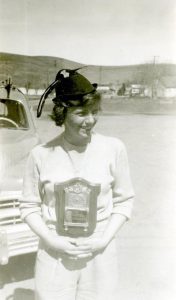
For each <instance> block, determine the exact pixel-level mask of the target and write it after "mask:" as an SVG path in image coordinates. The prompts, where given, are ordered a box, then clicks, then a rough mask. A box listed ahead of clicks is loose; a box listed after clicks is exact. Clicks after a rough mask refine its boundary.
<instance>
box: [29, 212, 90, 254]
mask: <svg viewBox="0 0 176 300" xmlns="http://www.w3.org/2000/svg"><path fill="white" fill-rule="evenodd" d="M25 221H26V223H27V224H28V225H29V226H30V228H31V229H32V231H33V232H34V233H35V234H36V235H37V236H38V237H39V238H40V239H41V240H42V241H43V242H44V244H45V245H46V248H51V249H54V250H56V251H58V252H61V253H65V254H67V255H68V256H69V257H70V258H73V259H74V258H77V256H79V255H81V256H82V257H87V256H90V255H91V253H90V247H88V246H82V247H79V248H78V247H77V246H76V242H75V239H73V238H70V237H64V236H59V235H57V233H56V232H55V231H52V230H50V229H49V228H48V227H47V226H46V224H45V223H44V221H43V219H42V217H41V216H40V214H38V213H31V214H29V215H27V216H26V218H25Z"/></svg>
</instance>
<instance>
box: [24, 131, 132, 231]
mask: <svg viewBox="0 0 176 300" xmlns="http://www.w3.org/2000/svg"><path fill="white" fill-rule="evenodd" d="M75 177H81V178H83V179H86V180H88V181H89V182H92V183H98V184H100V185H101V191H100V194H99V196H98V199H97V201H98V202H97V221H100V220H104V219H107V218H109V217H110V215H111V214H122V215H125V216H126V217H127V218H130V216H131V210H132V203H133V197H134V192H133V187H132V184H131V179H130V174H129V166H128V158H127V153H126V148H125V146H124V144H123V143H122V142H121V141H120V140H119V139H117V138H113V137H107V136H103V135H100V134H97V133H93V134H92V137H91V141H90V143H89V144H88V145H87V147H75V146H74V145H71V144H69V143H68V142H66V140H65V139H64V136H63V134H61V135H59V136H58V137H56V138H55V139H54V140H52V141H50V142H48V143H46V144H41V145H38V146H36V147H35V148H34V149H33V150H32V151H31V153H30V155H29V158H28V161H27V164H26V171H25V176H24V185H23V197H22V202H21V205H20V209H21V216H22V218H23V219H25V217H26V216H27V215H29V214H31V213H34V212H37V213H40V214H42V216H43V218H44V220H45V222H46V224H48V226H55V224H56V214H55V201H56V200H55V195H54V184H55V183H61V182H64V181H66V180H69V179H73V178H75Z"/></svg>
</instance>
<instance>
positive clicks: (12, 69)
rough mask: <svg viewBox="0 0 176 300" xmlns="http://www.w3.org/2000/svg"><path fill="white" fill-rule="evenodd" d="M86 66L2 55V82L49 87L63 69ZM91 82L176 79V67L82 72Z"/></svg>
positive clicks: (93, 68)
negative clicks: (158, 78) (10, 79)
mask: <svg viewBox="0 0 176 300" xmlns="http://www.w3.org/2000/svg"><path fill="white" fill-rule="evenodd" d="M82 66H84V65H83V64H80V63H77V62H74V61H71V60H67V59H63V58H58V57H49V56H27V55H17V54H10V53H0V81H4V80H6V79H7V78H8V77H11V78H12V81H13V83H14V84H15V85H18V86H19V87H22V86H24V87H27V88H45V87H46V86H48V85H49V84H50V83H51V82H52V81H53V80H54V79H55V75H56V73H57V72H58V70H59V69H62V68H77V67H82ZM80 73H82V74H83V75H85V76H87V77H88V78H89V79H90V81H91V82H97V83H98V84H114V85H119V84H122V83H123V82H126V83H127V82H138V83H139V82H143V83H144V82H145V83H148V82H149V81H151V80H153V78H154V76H155V78H156V77H163V76H176V65H175V64H157V65H153V64H141V65H129V66H94V65H89V66H88V67H86V68H83V69H81V70H80Z"/></svg>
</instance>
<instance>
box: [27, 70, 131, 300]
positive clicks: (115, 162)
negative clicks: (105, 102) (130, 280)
mask: <svg viewBox="0 0 176 300" xmlns="http://www.w3.org/2000/svg"><path fill="white" fill-rule="evenodd" d="M54 88H55V93H56V97H55V98H54V99H53V101H54V103H55V106H54V108H53V116H52V118H53V119H54V120H55V122H56V125H58V126H62V125H63V126H64V131H63V132H62V133H61V134H60V135H59V136H58V137H56V138H55V139H54V140H52V141H50V142H48V143H46V144H42V145H39V146H37V147H35V148H34V149H33V150H32V152H31V154H30V156H29V159H28V163H27V166H26V173H25V176H24V191H23V199H22V202H21V215H22V218H23V219H24V220H25V221H26V222H27V223H28V224H29V226H30V227H31V229H32V230H33V231H34V232H35V233H36V234H37V235H38V236H39V239H40V243H39V250H38V253H37V260H36V269H35V284H36V299H38V300H48V299H50V300H56V299H57V300H58V299H59V300H75V299H76V300H100V299H101V300H103V299H104V300H105V299H111V300H113V299H114V300H116V299H118V280H117V276H118V257H117V250H116V243H115V235H116V234H117V232H118V231H119V229H120V228H121V226H122V225H123V224H124V223H125V222H126V221H127V220H128V219H129V218H130V215H131V209H132V202H133V189H132V185H131V181H130V175H129V168H128V160H127V154H126V150H125V146H124V145H123V143H122V142H121V141H120V140H118V139H116V138H112V137H105V136H103V135H100V134H97V133H95V132H94V131H93V127H94V126H95V124H96V122H97V119H98V112H99V110H100V95H99V94H98V93H97V91H96V85H92V84H91V83H90V82H89V81H88V80H87V79H86V78H85V77H84V76H82V75H81V74H79V73H78V72H77V70H61V71H59V72H58V74H57V76H56V80H55V82H54V83H52V84H51V85H50V87H49V88H48V89H47V90H46V92H45V94H44V95H43V97H42V98H41V101H40V103H39V107H38V117H39V116H40V115H41V112H42V108H43V105H44V101H45V99H46V97H47V96H48V94H49V93H50V92H51V91H52V90H53V89H54ZM75 182H76V183H75ZM65 183H66V185H65V190H64V192H63V186H64V184H65ZM74 184H76V186H77V187H80V186H81V189H80V191H79V192H78V191H76V192H74V191H73V185H74ZM57 188H58V189H60V190H59V192H58V191H57ZM61 189H62V191H61ZM69 189H70V190H69ZM68 190H69V192H68V193H67V191H68ZM87 190H89V191H91V192H90V193H89V192H88V193H87V194H85V191H87ZM70 191H71V192H70ZM57 192H58V193H59V194H58V193H57ZM77 192H78V193H80V194H78V195H77V194H76V193H77ZM58 195H59V196H58ZM75 195H77V196H76V198H75ZM64 197H65V198H64ZM69 197H70V198H69ZM96 201H97V204H96ZM63 203H64V204H63ZM65 203H67V204H68V203H70V208H69V209H68V207H67V205H66V204H65ZM85 203H87V204H86V205H90V207H89V208H86V209H85V207H84V204H85ZM59 205H60V206H59ZM64 205H65V206H64ZM74 205H75V207H74ZM91 205H92V206H91ZM81 206H82V207H81ZM80 207H81V208H80ZM89 209H90V211H89ZM63 214H64V217H63ZM88 214H89V215H88ZM70 222H71V223H70ZM70 224H71V225H70Z"/></svg>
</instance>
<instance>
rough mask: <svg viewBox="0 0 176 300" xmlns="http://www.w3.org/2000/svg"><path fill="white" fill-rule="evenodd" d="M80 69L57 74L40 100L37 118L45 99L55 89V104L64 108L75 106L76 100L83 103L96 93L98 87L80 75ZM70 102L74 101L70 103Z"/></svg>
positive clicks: (64, 70) (65, 70) (63, 70)
mask: <svg viewBox="0 0 176 300" xmlns="http://www.w3.org/2000/svg"><path fill="white" fill-rule="evenodd" d="M79 69H80V68H79ZM79 69H74V70H71V69H62V70H60V71H59V72H58V73H57V75H56V79H55V81H54V82H53V83H52V84H51V85H50V86H49V87H48V88H47V89H46V91H45V92H44V94H43V95H42V97H41V99H40V102H39V105H38V108H37V117H40V115H41V113H42V108H43V105H44V102H45V99H46V98H47V97H48V95H49V94H50V93H51V92H52V90H53V89H55V93H56V97H55V98H54V99H53V102H54V103H55V104H58V105H61V106H64V107H69V106H73V105H74V104H73V102H74V100H79V101H81V100H82V99H83V96H85V95H87V94H90V93H93V92H95V91H96V87H97V86H96V85H95V84H91V83H90V81H89V80H88V79H87V78H86V77H84V76H83V75H81V74H80V73H78V72H77V71H78V70H79ZM69 100H73V101H72V102H69Z"/></svg>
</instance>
